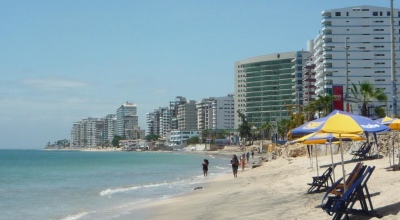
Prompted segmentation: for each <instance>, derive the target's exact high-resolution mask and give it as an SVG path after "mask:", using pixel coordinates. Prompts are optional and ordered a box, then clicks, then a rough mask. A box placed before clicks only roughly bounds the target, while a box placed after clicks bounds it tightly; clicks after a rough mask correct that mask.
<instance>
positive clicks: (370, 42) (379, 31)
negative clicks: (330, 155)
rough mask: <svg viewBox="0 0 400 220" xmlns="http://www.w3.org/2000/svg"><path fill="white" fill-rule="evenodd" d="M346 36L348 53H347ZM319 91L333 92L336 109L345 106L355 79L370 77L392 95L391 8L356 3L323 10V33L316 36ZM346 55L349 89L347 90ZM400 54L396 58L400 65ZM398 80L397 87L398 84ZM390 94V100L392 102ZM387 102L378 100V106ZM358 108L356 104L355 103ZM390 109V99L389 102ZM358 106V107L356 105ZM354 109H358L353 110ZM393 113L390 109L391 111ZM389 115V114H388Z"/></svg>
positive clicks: (398, 17)
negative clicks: (350, 5)
mask: <svg viewBox="0 0 400 220" xmlns="http://www.w3.org/2000/svg"><path fill="white" fill-rule="evenodd" d="M393 16H394V20H395V21H394V29H395V30H394V33H395V35H394V38H395V42H396V45H397V46H395V52H396V53H397V54H399V42H400V38H399V37H400V35H399V33H400V27H399V25H400V11H399V10H398V9H395V10H394V14H393ZM346 38H347V48H348V49H347V54H346V48H345V45H346ZM314 58H315V59H314V60H315V65H316V66H315V71H316V75H315V78H316V86H317V90H316V93H317V94H324V93H326V94H333V95H335V96H336V97H340V98H339V100H337V101H334V106H335V109H344V104H345V103H344V102H345V101H344V100H343V97H344V96H345V95H346V92H347V93H348V96H349V97H351V96H352V94H351V91H350V88H351V87H352V83H354V84H356V85H358V82H363V81H369V82H370V83H372V84H373V85H374V87H375V88H380V89H382V90H383V91H384V92H385V93H386V94H387V95H388V97H390V96H391V37H390V8H383V7H374V6H367V5H362V6H354V7H348V8H339V9H331V10H325V11H323V12H322V33H321V34H319V35H318V36H317V37H316V38H315V40H314ZM346 59H347V70H348V85H349V86H348V88H349V89H348V91H346ZM399 59H400V57H398V58H396V63H397V64H396V66H399V64H398V63H399ZM399 82H400V81H398V83H397V87H399V85H400V84H399ZM390 100H391V99H390V98H389V99H388V101H389V102H390ZM377 105H383V106H385V107H386V103H375V106H377ZM352 106H353V107H352V109H351V110H353V111H354V110H356V109H357V105H352ZM387 106H388V110H389V111H390V106H391V103H388V105H387ZM354 108H355V109H354ZM354 113H357V111H356V112H354ZM389 113H390V112H389ZM389 115H390V114H389Z"/></svg>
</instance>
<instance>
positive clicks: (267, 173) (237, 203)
mask: <svg viewBox="0 0 400 220" xmlns="http://www.w3.org/2000/svg"><path fill="white" fill-rule="evenodd" d="M258 157H259V156H258V155H256V156H255V158H254V161H256V160H257V158H258ZM344 158H345V161H348V163H346V164H345V170H346V172H347V173H349V172H351V171H352V169H353V168H354V166H355V165H356V163H357V162H358V161H352V162H350V161H351V158H352V155H350V154H349V153H345V155H344ZM314 160H315V159H314ZM318 161H319V165H320V166H322V165H326V164H330V163H331V158H330V155H328V156H321V157H319V158H318ZM334 161H335V162H340V155H339V154H337V155H334ZM227 162H228V163H229V161H227ZM363 162H364V164H365V165H368V166H376V169H375V171H374V173H373V174H372V176H371V178H370V180H369V182H368V188H369V191H370V194H371V195H373V196H372V203H373V206H374V209H375V210H376V211H377V213H378V214H379V215H381V216H383V217H382V218H381V219H385V220H386V219H400V216H399V215H398V213H399V211H400V171H397V172H393V171H392V169H388V167H389V161H388V157H383V158H381V159H374V160H364V161H363ZM326 169H327V168H320V174H321V173H322V172H324V171H325V170H326ZM316 175H317V171H316V169H315V161H314V169H311V168H310V160H309V158H308V157H306V156H303V157H296V158H282V157H281V158H278V159H277V160H273V161H272V162H266V163H264V165H263V166H261V167H258V168H255V169H251V168H246V170H245V172H241V171H240V169H239V173H238V178H236V179H234V178H233V175H232V174H226V175H222V176H218V177H215V178H209V179H206V180H205V182H204V184H201V185H200V186H202V187H203V189H201V190H196V191H193V192H191V193H189V194H187V195H184V196H180V197H175V198H171V199H166V200H162V201H157V202H154V203H150V204H149V205H148V206H147V207H146V208H145V209H144V210H143V212H146V213H149V214H150V218H149V219H205V220H206V219H207V220H210V219H242V218H243V219H247V220H248V219H298V220H300V219H307V220H309V219H332V217H331V216H329V215H328V214H327V213H325V212H324V211H323V210H322V209H321V208H319V207H318V206H319V205H320V204H321V200H322V198H323V196H324V194H325V193H323V192H321V193H315V194H306V192H307V189H308V188H309V186H308V185H307V183H309V182H311V180H312V178H311V177H312V176H316ZM335 176H336V179H338V178H340V177H341V176H342V168H341V166H340V165H338V166H336V169H335ZM132 217H133V216H132ZM350 219H378V218H376V217H374V218H369V217H365V216H364V217H362V216H361V217H360V216H350Z"/></svg>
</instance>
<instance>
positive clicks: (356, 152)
mask: <svg viewBox="0 0 400 220" xmlns="http://www.w3.org/2000/svg"><path fill="white" fill-rule="evenodd" d="M367 144H368V142H364V143H362V145H361V147H360V148H358V150H356V151H351V152H350V154H351V155H354V154H360V153H362V152H363V151H364V149H365V146H366V145H367Z"/></svg>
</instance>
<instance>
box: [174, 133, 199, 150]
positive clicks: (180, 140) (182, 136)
mask: <svg viewBox="0 0 400 220" xmlns="http://www.w3.org/2000/svg"><path fill="white" fill-rule="evenodd" d="M199 133H200V131H192V130H173V131H171V132H170V133H168V134H167V136H166V138H167V144H168V145H170V146H175V145H182V144H186V141H187V139H189V138H192V137H196V136H199Z"/></svg>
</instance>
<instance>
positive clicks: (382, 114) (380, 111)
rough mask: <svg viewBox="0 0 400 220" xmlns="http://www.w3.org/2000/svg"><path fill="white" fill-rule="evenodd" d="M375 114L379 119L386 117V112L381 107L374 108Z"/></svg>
mask: <svg viewBox="0 0 400 220" xmlns="http://www.w3.org/2000/svg"><path fill="white" fill-rule="evenodd" d="M375 113H376V115H377V116H378V117H379V118H383V117H385V116H386V111H385V109H384V108H382V107H381V106H379V107H376V108H375Z"/></svg>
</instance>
